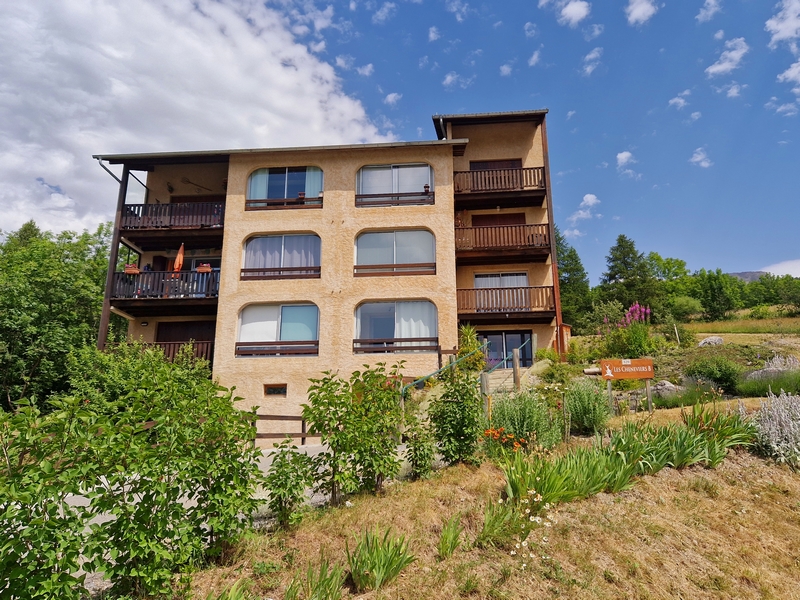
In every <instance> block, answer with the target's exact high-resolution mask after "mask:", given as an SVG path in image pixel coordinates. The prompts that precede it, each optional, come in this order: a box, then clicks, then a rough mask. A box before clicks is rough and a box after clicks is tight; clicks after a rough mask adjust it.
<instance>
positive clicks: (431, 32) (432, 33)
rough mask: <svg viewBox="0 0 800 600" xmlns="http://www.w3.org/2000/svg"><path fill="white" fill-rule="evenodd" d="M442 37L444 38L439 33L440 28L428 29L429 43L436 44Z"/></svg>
mask: <svg viewBox="0 0 800 600" xmlns="http://www.w3.org/2000/svg"><path fill="white" fill-rule="evenodd" d="M440 37H442V36H441V34H440V33H439V28H438V27H430V28H429V29H428V41H429V42H435V41H436V40H438V39H439V38H440Z"/></svg>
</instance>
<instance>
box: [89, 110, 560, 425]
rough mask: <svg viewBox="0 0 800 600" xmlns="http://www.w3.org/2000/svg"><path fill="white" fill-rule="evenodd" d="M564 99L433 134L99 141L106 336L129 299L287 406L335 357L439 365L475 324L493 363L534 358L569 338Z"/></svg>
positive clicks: (459, 119) (144, 324) (175, 338)
mask: <svg viewBox="0 0 800 600" xmlns="http://www.w3.org/2000/svg"><path fill="white" fill-rule="evenodd" d="M546 113H547V111H546V110H536V111H523V112H508V113H488V114H465V115H435V116H434V117H433V125H434V128H435V131H436V140H433V141H418V142H392V143H380V144H359V145H346V146H325V147H296V148H265V149H245V150H225V151H208V152H178V153H152V154H129V155H98V156H95V158H96V159H98V160H99V161H100V164H101V165H104V164H105V163H108V164H111V165H121V166H122V176H121V179H120V188H119V196H118V202H117V212H116V218H115V223H114V238H113V241H112V256H111V262H110V264H111V265H112V268H111V269H110V270H109V275H108V280H107V286H106V297H105V303H104V307H103V319H102V324H101V328H100V334H99V337H98V343H99V345H100V346H101V347H102V346H103V345H104V344H105V339H106V332H107V329H108V321H109V315H110V313H112V312H113V313H116V314H118V315H121V316H123V317H125V318H126V319H128V322H129V326H128V333H129V336H130V338H132V339H141V340H143V341H145V342H149V343H154V344H158V345H160V346H161V347H163V348H164V350H165V352H166V353H167V354H168V355H173V354H174V353H175V352H176V351H177V348H178V347H180V346H181V345H183V344H185V343H186V342H188V341H189V340H193V341H194V348H195V353H196V354H198V355H202V356H204V357H206V358H208V359H209V360H211V362H212V365H213V371H214V376H215V377H216V378H218V379H219V381H220V383H222V384H223V385H225V386H236V393H237V394H238V395H239V396H242V397H243V398H244V401H243V402H242V406H243V407H245V408H247V407H250V406H254V405H255V406H258V412H259V413H262V414H283V415H297V414H299V413H300V404H301V403H303V402H304V401H305V400H306V391H307V388H308V380H309V378H312V377H319V376H320V375H321V374H322V372H323V371H327V370H331V371H338V372H339V373H340V374H342V375H343V376H349V374H350V373H351V372H353V371H354V370H358V369H360V368H362V366H363V365H365V364H369V365H373V364H375V363H378V362H384V363H387V364H394V363H395V362H397V361H400V360H402V361H405V367H404V372H405V373H406V374H407V375H409V376H422V375H425V374H428V373H431V372H433V371H435V370H436V369H437V368H438V367H439V365H440V363H441V361H442V351H443V350H445V351H446V350H452V349H453V348H454V347H455V346H456V344H457V340H458V326H459V324H461V323H471V324H472V325H474V326H475V327H476V328H477V330H478V331H479V333H480V335H481V336H482V337H484V338H486V339H487V340H488V341H489V342H490V351H489V358H490V360H491V361H492V362H497V361H503V359H504V357H505V356H506V353H507V352H510V351H511V349H512V348H516V347H520V346H522V350H521V358H522V363H523V366H527V365H530V364H531V360H532V356H533V352H534V351H535V348H534V347H533V346H534V345H536V346H538V347H539V348H546V347H557V348H558V346H559V344H560V343H561V340H560V338H561V336H560V327H561V315H560V307H559V300H558V276H557V268H556V262H555V260H554V257H555V240H554V235H553V218H552V208H551V206H552V204H551V194H550V178H549V166H548V165H549V160H548V150H547V134H546V126H545V116H546ZM120 257H122V258H123V259H124V258H126V257H135V260H134V258H128V259H127V261H126V262H127V263H128V264H127V266H126V267H125V269H124V271H117V272H115V270H114V268H113V267H114V266H116V265H117V264H118V262H119V259H120ZM503 366H505V364H504V365H503ZM260 427H261V428H262V429H264V428H268V427H271V428H272V429H275V430H277V431H281V430H283V431H285V430H291V429H292V426H289V427H288V429H287V428H284V427H283V425H282V424H281V423H280V422H278V423H261V424H260ZM294 428H295V429H296V426H294Z"/></svg>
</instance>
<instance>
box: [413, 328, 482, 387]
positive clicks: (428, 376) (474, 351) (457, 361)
mask: <svg viewBox="0 0 800 600" xmlns="http://www.w3.org/2000/svg"><path fill="white" fill-rule="evenodd" d="M488 345H489V342H486V343H485V344H484V345H483V346H481V347H480V348H478V349H476V350H473V351H472V352H470V353H469V354H467V355H465V356H462V357H461V358H459V359H458V360H454V361H453V362H451V363H448V364H446V365H445V366H443V367H442V368H441V369H437V370H436V371H434V372H433V373H431V374H430V375H425V377H420V378H419V379H417V380H416V381H412V382H411V383H409V384H406V385H404V386H403V387H402V389H401V390H400V397H401V398H403V397H404V396H405V395H406V390H407V389H408V388H410V387H411V386H413V385H417V384H418V383H421V382H423V381H427V380H428V379H430V378H431V377H433V376H434V375H438V374H439V373H441V372H442V371H444V370H445V369H449V368H450V367H454V366H456V365H457V364H458V363H460V362H461V361H462V360H466V359H468V358H469V357H470V356H472V355H473V354H475V353H476V352H481V351H482V350H483V349H484V348H486V346H488Z"/></svg>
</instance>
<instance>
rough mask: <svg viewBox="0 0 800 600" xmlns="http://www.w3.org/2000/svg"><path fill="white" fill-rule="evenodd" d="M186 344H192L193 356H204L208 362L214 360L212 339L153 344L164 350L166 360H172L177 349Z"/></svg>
mask: <svg viewBox="0 0 800 600" xmlns="http://www.w3.org/2000/svg"><path fill="white" fill-rule="evenodd" d="M186 344H192V353H193V354H194V356H195V358H204V359H206V360H207V361H208V362H210V363H211V362H213V361H214V342H213V341H206V342H197V341H194V340H192V341H184V342H155V345H156V346H158V347H159V348H161V349H162V350H163V351H164V356H166V357H167V360H174V359H175V356H176V355H177V354H178V351H179V350H180V349H181V348H182V347H183V346H185V345H186Z"/></svg>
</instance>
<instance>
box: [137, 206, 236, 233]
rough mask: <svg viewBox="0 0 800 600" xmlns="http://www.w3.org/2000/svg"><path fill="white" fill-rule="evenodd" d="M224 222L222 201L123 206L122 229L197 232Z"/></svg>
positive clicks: (221, 224) (220, 225)
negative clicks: (188, 230) (187, 230)
mask: <svg viewBox="0 0 800 600" xmlns="http://www.w3.org/2000/svg"><path fill="white" fill-rule="evenodd" d="M224 221H225V203H224V202H196V203H195V202H187V203H180V204H177V203H176V204H126V205H125V207H124V209H123V212H122V229H200V228H203V227H222V226H223V224H224Z"/></svg>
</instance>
